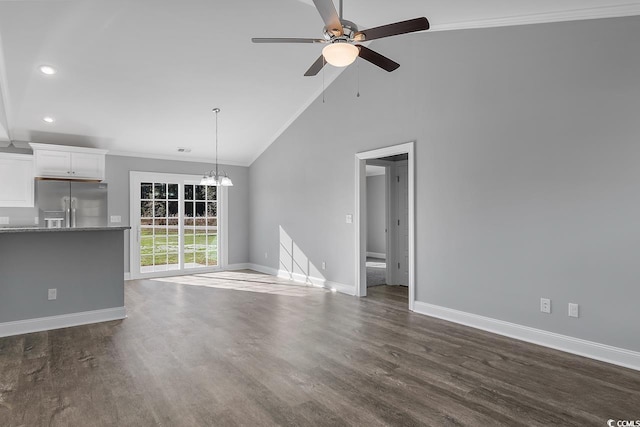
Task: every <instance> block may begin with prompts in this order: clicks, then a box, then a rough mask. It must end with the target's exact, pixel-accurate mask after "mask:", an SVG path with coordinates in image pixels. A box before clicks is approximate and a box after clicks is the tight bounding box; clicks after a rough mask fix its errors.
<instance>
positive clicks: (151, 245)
mask: <svg viewBox="0 0 640 427" xmlns="http://www.w3.org/2000/svg"><path fill="white" fill-rule="evenodd" d="M199 182H200V178H199V177H195V176H191V175H177V174H159V173H148V172H131V177H130V204H131V216H130V218H131V226H132V233H131V236H132V237H131V242H130V248H131V263H130V265H131V276H132V277H134V278H136V277H152V276H162V275H174V274H181V273H192V272H194V271H211V270H215V269H218V268H219V267H220V266H221V265H222V259H221V258H222V257H221V256H220V255H221V253H222V251H220V249H221V248H220V242H221V240H220V239H219V235H220V231H221V228H223V227H220V225H221V224H219V219H220V218H219V212H220V213H221V209H219V207H220V206H219V204H220V203H221V200H219V199H220V198H222V197H219V196H222V194H224V193H225V191H224V190H223V191H219V188H218V187H215V186H205V185H200V184H199Z"/></svg>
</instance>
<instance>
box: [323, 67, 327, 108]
mask: <svg viewBox="0 0 640 427" xmlns="http://www.w3.org/2000/svg"><path fill="white" fill-rule="evenodd" d="M325 65H327V63H326V62H325V59H324V55H322V103H323V104H324V69H325V68H326V67H325Z"/></svg>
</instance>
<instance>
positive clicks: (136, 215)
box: [129, 171, 229, 279]
mask: <svg viewBox="0 0 640 427" xmlns="http://www.w3.org/2000/svg"><path fill="white" fill-rule="evenodd" d="M201 179H202V175H188V174H177V173H165V172H143V171H130V172H129V222H130V226H131V231H130V233H129V274H130V276H131V278H132V279H143V278H155V277H170V276H182V275H185V274H196V273H207V272H212V271H219V270H224V269H225V268H226V266H227V255H228V248H229V245H228V242H229V238H228V231H227V230H228V217H229V216H228V203H227V200H228V187H218V191H217V201H218V265H217V266H215V267H203V268H197V269H195V268H193V269H189V270H187V271H185V270H184V269H182V270H169V271H156V272H153V273H140V270H139V268H138V266H139V265H140V254H139V251H138V244H139V237H140V221H139V219H140V209H139V205H138V203H139V201H140V197H138V196H136V194H138V192H139V190H140V189H139V188H138V186H137V185H134V184H135V183H137V182H139V181H173V182H178V183H180V186H181V187H180V188H181V190H180V191H183V190H182V189H183V187H182V185H184V181H195V182H199V181H200V180H201ZM182 201H183V203H184V200H182ZM183 203H179V204H178V212H179V213H180V215H182V214H183V213H184V212H183V210H184V206H183ZM136 219H138V221H136ZM182 226H183V224H182V223H180V229H182ZM182 246H183V242H182V238H181V239H180V247H182ZM134 269H135V270H136V271H134Z"/></svg>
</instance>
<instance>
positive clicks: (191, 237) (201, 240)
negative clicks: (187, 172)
mask: <svg viewBox="0 0 640 427" xmlns="http://www.w3.org/2000/svg"><path fill="white" fill-rule="evenodd" d="M181 221H182V223H183V226H184V227H183V230H184V244H183V246H182V249H183V254H184V268H185V269H189V268H202V267H212V266H217V265H218V199H217V187H214V186H212V185H199V184H198V185H194V184H185V185H184V216H183V218H182V220H181Z"/></svg>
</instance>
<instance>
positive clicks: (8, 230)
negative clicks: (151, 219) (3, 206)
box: [0, 226, 131, 234]
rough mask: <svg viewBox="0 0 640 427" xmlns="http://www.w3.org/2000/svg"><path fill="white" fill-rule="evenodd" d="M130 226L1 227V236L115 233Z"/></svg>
mask: <svg viewBox="0 0 640 427" xmlns="http://www.w3.org/2000/svg"><path fill="white" fill-rule="evenodd" d="M129 229H131V227H129V226H109V227H75V228H46V227H36V226H33V227H1V226H0V234H2V233H55V232H65V231H67V232H68V231H115V230H129Z"/></svg>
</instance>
